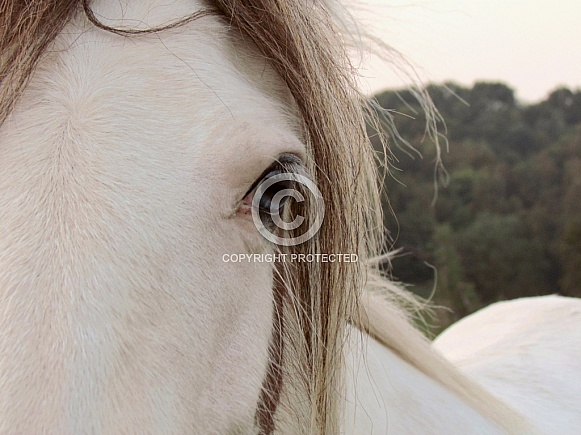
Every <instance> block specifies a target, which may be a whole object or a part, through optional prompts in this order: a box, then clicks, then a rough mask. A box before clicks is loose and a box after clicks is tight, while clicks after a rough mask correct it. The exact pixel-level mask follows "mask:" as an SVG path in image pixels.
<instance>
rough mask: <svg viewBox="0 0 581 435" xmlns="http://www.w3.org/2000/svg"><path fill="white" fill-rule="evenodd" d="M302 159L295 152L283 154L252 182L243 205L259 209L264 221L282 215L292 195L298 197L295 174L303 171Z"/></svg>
mask: <svg viewBox="0 0 581 435" xmlns="http://www.w3.org/2000/svg"><path fill="white" fill-rule="evenodd" d="M302 168H303V164H302V162H301V160H300V159H299V158H298V157H297V156H295V155H294V154H282V155H281V156H280V157H279V158H278V159H277V161H276V162H274V163H273V164H272V165H270V166H269V167H268V168H267V169H266V170H265V171H264V172H263V173H262V174H261V175H260V177H258V178H257V179H256V181H255V182H254V183H253V184H252V186H251V187H250V189H249V190H248V191H247V192H246V194H245V195H244V199H243V201H242V205H243V206H244V207H245V208H247V209H248V210H252V208H255V209H257V210H256V211H258V213H259V216H260V218H261V220H262V221H263V222H270V221H271V220H272V218H273V216H274V215H280V214H282V213H283V211H284V207H285V205H286V204H287V203H288V201H289V199H290V197H291V196H293V197H296V193H295V192H296V190H297V186H296V184H297V183H296V182H295V174H296V173H298V172H303V170H302Z"/></svg>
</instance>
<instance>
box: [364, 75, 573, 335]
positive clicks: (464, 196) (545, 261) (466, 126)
mask: <svg viewBox="0 0 581 435" xmlns="http://www.w3.org/2000/svg"><path fill="white" fill-rule="evenodd" d="M427 90H428V92H429V94H430V95H431V97H432V99H433V101H434V103H435V105H436V107H437V108H438V110H439V112H440V114H441V115H442V117H443V119H444V120H445V128H446V130H445V135H446V137H447V140H448V145H449V152H445V151H444V152H443V161H444V166H445V168H446V171H447V176H446V177H445V181H446V183H445V185H442V183H440V185H439V187H438V190H437V194H438V195H437V200H436V201H435V203H433V199H434V194H435V188H434V165H435V159H436V151H435V147H434V145H433V143H430V141H429V140H428V139H426V136H425V122H426V120H425V119H424V117H423V115H422V110H421V108H420V107H419V105H418V104H417V103H413V101H414V97H413V94H412V92H411V91H409V90H399V91H385V92H382V93H380V94H378V95H376V96H375V97H374V99H375V101H376V103H377V104H378V105H379V106H381V107H382V108H384V109H387V110H389V111H390V113H391V114H392V117H393V122H394V123H395V126H396V127H397V130H398V131H399V133H400V135H401V136H402V137H403V138H405V140H406V141H407V142H409V144H410V145H411V146H413V147H414V148H415V149H416V150H418V151H419V152H420V153H421V157H420V156H419V155H418V154H416V153H415V152H413V151H411V150H410V149H409V148H406V147H405V146H399V147H396V146H393V147H392V149H391V151H390V154H389V155H388V156H387V158H388V160H389V166H390V168H389V175H388V176H386V177H385V190H386V192H387V197H388V198H389V204H388V203H387V200H386V201H385V204H384V206H385V222H384V224H385V227H386V230H387V232H388V234H389V236H390V238H391V240H392V241H393V242H392V245H391V247H392V248H396V249H397V248H401V249H402V253H401V254H400V255H399V256H398V257H397V258H396V259H395V260H394V261H393V269H392V274H393V275H394V277H395V278H396V279H400V280H401V281H403V282H407V283H412V284H413V286H412V287H411V290H412V291H415V292H417V293H418V294H420V295H422V296H424V297H426V296H428V295H429V294H430V292H431V289H432V288H433V287H434V283H435V281H436V280H437V287H436V288H437V290H436V292H435V294H434V298H433V300H434V302H435V303H436V304H442V305H446V306H448V307H450V308H451V309H452V312H447V313H446V314H443V315H442V314H441V315H440V316H439V317H440V318H439V322H441V323H443V325H442V326H446V324H448V323H451V322H453V321H455V320H457V319H459V318H460V317H462V316H465V315H467V314H469V313H471V312H473V311H475V310H477V309H479V308H481V307H483V306H485V305H488V304H490V303H492V302H495V301H498V300H505V299H513V298H518V297H523V296H536V295H545V294H553V293H558V294H562V295H568V296H581V91H580V90H576V91H573V90H571V89H567V88H559V89H556V90H554V91H553V92H551V93H550V94H549V96H548V97H547V98H546V99H545V100H544V101H541V102H539V103H536V104H529V105H526V104H521V103H519V102H518V101H517V100H516V98H515V94H514V91H513V89H511V88H510V87H508V86H507V85H505V84H503V83H487V82H486V83H485V82H481V83H476V84H475V85H474V86H473V87H472V88H468V87H463V86H460V85H458V84H454V83H446V84H445V85H439V86H437V85H430V86H429V87H428V89H427ZM440 130H442V126H441V127H440ZM369 131H370V135H371V139H372V142H373V143H374V144H375V146H376V149H377V152H378V154H379V159H380V160H382V157H385V156H384V155H383V150H382V149H381V147H380V144H379V140H378V139H377V137H376V135H375V132H374V131H373V129H371V128H370V129H369ZM442 143H443V142H442V141H441V144H442ZM444 147H445V144H444ZM391 210H393V211H394V213H392V212H391ZM436 276H437V278H436Z"/></svg>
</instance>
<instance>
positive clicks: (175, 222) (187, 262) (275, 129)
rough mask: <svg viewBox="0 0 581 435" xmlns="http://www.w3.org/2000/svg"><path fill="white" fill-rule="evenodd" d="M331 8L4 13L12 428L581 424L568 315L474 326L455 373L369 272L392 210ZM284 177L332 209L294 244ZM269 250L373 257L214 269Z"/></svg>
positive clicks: (1, 213)
mask: <svg viewBox="0 0 581 435" xmlns="http://www.w3.org/2000/svg"><path fill="white" fill-rule="evenodd" d="M340 11H341V9H340V8H339V7H337V5H332V4H331V5H330V4H327V2H325V1H314V2H311V1H306V0H276V1H275V0H231V1H229V0H213V1H202V0H189V1H186V0H177V1H175V0H172V1H168V0H147V1H144V0H122V1H118V0H116V1H111V0H94V1H88V0H82V1H78V2H75V1H70V0H36V1H31V2H19V1H5V2H2V10H1V12H0V22H1V23H2V30H1V32H2V39H1V40H0V45H1V47H0V48H1V51H0V62H1V64H0V79H1V80H2V81H1V83H0V121H1V122H2V124H1V126H0V432H1V433H194V434H247V433H261V434H270V433H285V434H301V433H304V434H316V433H318V434H331V433H361V434H368V433H372V432H373V433H379V434H383V433H395V434H402V433H409V434H419V433H437V434H466V433H522V434H529V433H535V432H540V433H542V432H544V433H559V434H563V433H575V431H576V429H578V428H579V427H581V415H580V414H581V413H580V412H579V411H577V410H576V409H575V405H574V404H575V403H578V402H579V401H580V400H581V391H580V385H581V379H580V378H579V376H578V373H579V370H580V361H581V355H580V354H579V353H580V350H579V349H580V346H579V345H578V344H579V341H580V339H581V337H580V332H579V330H580V325H581V322H580V319H581V314H580V313H581V306H580V304H579V302H578V301H572V300H569V299H565V298H556V297H553V298H540V299H534V300H530V301H521V302H511V303H505V304H502V305H498V306H496V307H492V308H489V309H488V310H485V311H484V312H483V313H482V314H477V315H476V316H474V317H473V318H471V319H467V320H465V321H463V322H460V324H459V325H458V326H456V327H454V328H452V329H451V330H450V332H449V333H446V334H444V336H442V337H441V338H440V339H439V340H438V341H437V343H436V348H437V349H439V350H440V351H442V352H443V353H444V354H446V355H447V356H449V358H450V360H451V361H452V362H454V363H455V364H457V365H458V367H459V368H460V369H461V370H463V371H465V372H466V373H465V374H463V373H461V372H460V371H458V370H457V369H455V368H454V367H453V366H452V365H451V364H449V363H448V362H447V361H446V360H445V359H443V358H441V357H440V356H439V354H438V353H437V352H435V351H434V350H433V349H432V348H431V347H430V345H429V343H427V342H426V341H425V340H424V339H423V338H422V336H421V335H420V334H419V333H418V332H416V331H415V330H414V329H413V327H412V326H410V323H409V319H408V318H407V314H406V312H405V311H404V310H403V309H402V308H400V307H399V305H398V304H399V303H400V302H402V301H403V302H405V301H406V300H407V301H408V302H409V301H410V299H409V297H408V296H406V295H405V293H403V292H402V290H400V289H398V288H396V287H395V286H393V285H391V284H389V283H388V282H387V281H383V280H381V279H379V278H377V277H376V275H375V274H374V272H373V270H371V269H370V270H366V269H367V267H366V266H365V262H366V259H367V258H370V257H371V256H373V255H375V254H377V253H378V252H379V250H378V249H377V246H378V245H379V243H380V242H381V241H380V239H379V238H378V237H377V236H375V235H373V234H374V231H377V229H378V227H379V226H380V223H381V216H380V212H379V205H380V203H379V199H378V193H377V188H376V185H375V181H374V177H375V172H374V169H373V168H374V162H373V156H372V152H371V150H370V147H369V145H368V143H367V139H366V135H365V123H364V112H363V110H362V108H361V96H360V95H359V94H358V92H357V91H356V89H355V86H354V84H353V83H354V78H353V74H352V71H351V69H350V64H349V62H348V56H347V53H346V51H347V49H346V48H345V47H346V44H347V41H346V40H345V39H343V38H344V36H345V33H344V31H343V30H344V27H345V23H346V22H347V21H348V20H343V19H342V18H343V17H344V16H343V15H342V13H341V12H340ZM285 172H301V173H308V174H310V177H311V178H313V179H314V180H315V181H316V183H317V186H318V187H319V189H320V191H321V194H322V196H323V197H324V199H325V207H326V210H325V211H326V214H325V216H326V217H325V220H324V222H323V225H322V227H321V229H320V231H319V232H318V233H317V234H316V236H315V237H313V238H312V239H311V240H309V241H306V242H305V243H303V244H301V245H298V246H293V247H288V249H284V248H276V247H275V246H273V245H272V244H271V243H269V242H268V241H266V240H265V239H264V238H263V237H262V235H261V234H260V233H259V232H258V231H257V229H256V227H255V225H254V224H253V221H252V218H251V214H252V213H251V212H252V205H251V202H252V200H251V199H252V195H253V194H254V187H255V186H256V184H257V183H259V182H260V181H261V180H262V179H263V178H265V177H268V176H269V174H273V173H276V174H277V173H285ZM270 193H271V194H273V196H272V198H267V199H268V200H269V201H270V202H274V201H275V199H276V194H275V193H278V192H270ZM306 205H307V210H306V216H307V222H309V221H312V219H313V217H312V213H313V211H312V208H311V207H308V205H309V203H308V202H307V203H306ZM289 207H292V208H291V209H290V210H289V213H292V212H297V213H298V212H299V211H300V209H299V208H297V207H299V205H298V203H293V204H291V205H290V206H289ZM293 210H294V211H293ZM303 211H304V210H303ZM277 249H280V250H281V253H291V254H298V253H300V254H309V253H310V254H321V253H323V254H334V253H337V254H341V253H344V254H350V255H353V254H355V255H358V256H359V260H360V261H359V262H350V263H338V262H302V263H301V262H299V263H287V262H280V261H279V262H276V263H275V264H273V263H271V262H233V261H225V260H224V259H225V258H226V257H225V255H231V254H245V255H247V254H271V253H274V252H275V251H276V250H277ZM228 258H231V257H228ZM364 284H366V286H367V290H366V291H365V292H364V293H361V292H360V289H361V288H363V286H364ZM506 311H509V312H508V313H506ZM537 322H538V324H537ZM482 323H484V326H485V327H482V328H481V327H480V324H482ZM350 324H351V325H354V327H353V326H350ZM559 328H562V330H559ZM361 331H364V332H365V333H362V332H361ZM468 376H470V378H469V377H468Z"/></svg>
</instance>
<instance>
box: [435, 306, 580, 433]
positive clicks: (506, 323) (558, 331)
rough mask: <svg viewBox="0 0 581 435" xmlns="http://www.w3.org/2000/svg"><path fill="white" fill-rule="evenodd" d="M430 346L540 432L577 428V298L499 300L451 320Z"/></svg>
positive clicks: (578, 351) (575, 429)
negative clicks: (470, 313)
mask: <svg viewBox="0 0 581 435" xmlns="http://www.w3.org/2000/svg"><path fill="white" fill-rule="evenodd" d="M434 348H435V349H436V350H437V351H439V352H441V353H442V354H443V355H444V356H445V357H446V358H447V359H448V360H449V361H450V362H452V363H453V364H454V365H455V366H456V367H458V368H459V369H461V370H462V372H464V373H466V374H467V375H469V376H470V377H472V378H473V379H475V380H477V381H478V383H479V384H481V385H482V386H484V387H485V388H486V389H487V390H488V391H490V392H491V393H493V394H494V395H495V396H497V397H499V398H501V399H502V400H504V401H505V402H506V403H507V404H509V405H511V406H512V407H513V408H514V409H515V410H517V411H519V412H521V413H522V414H523V415H525V416H526V417H527V418H528V419H529V420H530V421H531V422H533V423H534V424H535V425H536V426H537V427H538V428H540V429H541V430H542V431H543V432H544V433H547V434H576V433H579V428H581V410H580V408H579V404H580V398H581V377H580V373H581V300H579V299H573V298H564V297H559V296H544V297H536V298H524V299H517V300H514V301H508V302H499V303H496V304H493V305H491V306H489V307H487V308H485V309H483V310H480V311H478V312H477V313H475V314H472V315H471V316H468V317H466V318H464V319H462V320H461V321H459V322H458V323H456V324H455V325H452V326H451V327H450V328H448V329H447V330H446V331H444V332H443V333H442V334H441V335H440V336H439V337H438V338H437V339H436V340H435V341H434Z"/></svg>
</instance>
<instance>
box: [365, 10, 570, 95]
mask: <svg viewBox="0 0 581 435" xmlns="http://www.w3.org/2000/svg"><path fill="white" fill-rule="evenodd" d="M360 2H364V3H365V4H366V6H360V9H361V10H360V12H358V13H357V15H358V18H359V20H360V21H362V22H363V27H364V28H366V29H371V31H372V33H374V34H375V35H377V36H379V37H381V39H383V40H384V41H385V42H387V43H388V44H390V45H391V46H393V47H394V48H396V49H397V50H399V51H400V52H402V53H403V54H404V55H405V56H406V57H407V58H408V59H409V60H410V61H411V62H412V63H413V64H414V65H415V66H416V69H417V71H418V73H419V74H420V75H421V77H422V78H423V79H424V80H426V81H434V82H438V83H439V82H442V81H445V80H452V81H456V82H458V83H460V84H463V85H472V84H473V83H474V81H476V80H498V81H502V82H505V83H507V84H508V85H509V86H511V87H512V88H514V89H515V90H516V94H517V98H519V99H520V100H521V101H523V102H535V101H538V100H541V99H542V98H544V97H545V96H546V95H547V93H548V92H549V91H551V90H553V89H555V88H556V87H557V86H558V85H565V86H568V87H570V88H572V89H577V88H580V87H581V1H580V0H528V1H527V0H488V1H478V0H415V1H414V0H359V1H358V2H357V3H360ZM362 74H363V75H364V76H366V77H367V79H366V80H367V83H364V89H366V90H368V91H371V92H376V91H378V90H381V89H384V88H396V87H401V86H402V85H404V84H405V80H403V79H400V78H398V77H397V75H395V74H394V73H393V72H391V71H390V67H389V65H385V63H382V62H380V61H378V60H377V59H371V58H368V59H366V60H365V61H364V64H363V68H362Z"/></svg>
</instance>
